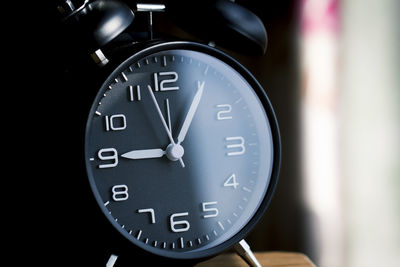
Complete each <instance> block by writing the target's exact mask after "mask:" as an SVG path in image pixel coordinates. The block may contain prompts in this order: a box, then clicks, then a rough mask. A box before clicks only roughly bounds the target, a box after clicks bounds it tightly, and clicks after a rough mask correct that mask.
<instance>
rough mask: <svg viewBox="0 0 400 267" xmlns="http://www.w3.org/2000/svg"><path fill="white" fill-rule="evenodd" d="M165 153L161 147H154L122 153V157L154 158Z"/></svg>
mask: <svg viewBox="0 0 400 267" xmlns="http://www.w3.org/2000/svg"><path fill="white" fill-rule="evenodd" d="M164 155H165V151H164V150H162V149H161V148H154V149H141V150H132V151H129V152H126V153H124V154H122V155H121V157H123V158H127V159H153V158H161V157H162V156H164Z"/></svg>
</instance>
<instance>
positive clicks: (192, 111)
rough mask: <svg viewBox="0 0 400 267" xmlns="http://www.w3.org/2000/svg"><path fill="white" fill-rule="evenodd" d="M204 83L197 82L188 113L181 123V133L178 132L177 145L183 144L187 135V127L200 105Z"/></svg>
mask: <svg viewBox="0 0 400 267" xmlns="http://www.w3.org/2000/svg"><path fill="white" fill-rule="evenodd" d="M204 83H205V82H204V81H203V82H200V81H197V92H196V94H195V96H194V98H193V101H192V104H190V108H189V111H188V113H187V114H186V118H185V121H184V122H183V125H182V128H181V131H180V132H179V135H178V144H180V143H182V142H183V140H184V139H185V136H186V134H187V131H188V130H189V126H190V124H191V123H192V120H193V117H194V114H195V113H196V110H197V107H198V106H199V103H200V99H201V96H202V94H203V89H204Z"/></svg>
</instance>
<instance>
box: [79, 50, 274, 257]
mask: <svg viewBox="0 0 400 267" xmlns="http://www.w3.org/2000/svg"><path fill="white" fill-rule="evenodd" d="M195 50H196V49H194V48H190V49H189V48H185V49H183V48H179V49H173V48H168V49H167V48H164V49H159V48H158V49H154V51H153V50H148V51H147V52H146V53H139V54H137V55H135V56H132V57H131V58H129V59H128V60H127V61H125V62H124V63H123V64H121V65H120V66H119V67H118V68H117V69H116V70H115V71H114V72H113V73H112V74H111V76H110V77H109V79H108V80H107V81H106V82H105V83H104V84H103V86H102V88H101V89H100V91H99V93H98V95H97V98H96V100H95V102H94V104H93V106H92V109H91V112H90V115H89V119H88V123H87V131H86V141H85V155H86V166H87V172H88V177H89V181H90V184H91V187H92V190H93V192H94V195H95V197H96V199H97V201H98V203H99V205H100V206H101V209H102V210H103V212H104V214H105V216H107V218H108V219H109V221H110V223H112V224H113V226H114V227H115V228H117V229H118V231H119V232H120V233H121V234H122V235H124V236H125V237H126V238H128V239H129V240H130V241H131V242H132V243H134V244H135V245H137V246H139V247H141V248H143V249H145V250H148V251H150V252H152V253H156V254H159V255H164V256H168V257H173V258H190V257H199V256H205V255H208V254H211V252H210V251H213V252H215V251H214V250H213V248H215V247H223V246H221V244H224V243H225V242H226V241H228V240H231V239H232V238H233V237H234V236H235V235H237V234H238V233H239V232H240V231H242V229H243V228H244V227H245V226H246V225H247V224H248V223H249V221H250V220H252V218H253V217H254V216H255V214H256V213H257V211H258V210H259V208H260V206H261V205H262V204H263V201H266V194H267V191H268V189H269V187H271V177H272V173H273V168H274V160H276V155H275V154H276V153H275V149H274V147H276V144H274V143H275V142H277V140H274V138H275V137H274V135H273V130H274V129H275V128H276V125H275V124H273V125H272V123H271V118H270V117H269V116H268V115H267V112H266V109H265V106H266V105H267V104H268V103H269V102H268V101H267V100H265V99H263V98H262V97H261V98H260V97H259V94H257V93H256V91H255V89H254V88H253V86H252V85H250V83H249V82H248V81H247V80H246V79H245V78H244V77H243V76H242V75H241V74H240V73H239V72H238V71H237V70H236V69H234V68H233V67H231V66H230V65H228V64H227V63H225V62H224V61H222V60H221V59H219V58H217V57H214V56H211V55H209V54H206V53H204V52H203V51H195ZM257 90H258V89H257ZM267 102H268V103H267ZM273 123H275V121H274V120H273ZM271 125H272V126H271Z"/></svg>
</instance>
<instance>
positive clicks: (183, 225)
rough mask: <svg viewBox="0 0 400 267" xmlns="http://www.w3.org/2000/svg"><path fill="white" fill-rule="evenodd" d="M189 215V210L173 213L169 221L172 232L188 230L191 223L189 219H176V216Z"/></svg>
mask: <svg viewBox="0 0 400 267" xmlns="http://www.w3.org/2000/svg"><path fill="white" fill-rule="evenodd" d="M188 215H189V212H182V213H174V214H172V215H171V217H170V218H169V223H170V226H171V230H172V232H174V233H179V232H186V231H188V230H189V228H190V223H189V222H188V221H186V220H179V221H176V220H175V218H178V217H184V216H188Z"/></svg>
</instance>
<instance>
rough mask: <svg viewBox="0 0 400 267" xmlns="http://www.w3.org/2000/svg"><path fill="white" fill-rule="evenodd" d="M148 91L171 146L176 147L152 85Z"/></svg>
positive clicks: (180, 160)
mask: <svg viewBox="0 0 400 267" xmlns="http://www.w3.org/2000/svg"><path fill="white" fill-rule="evenodd" d="M147 89H148V90H149V93H150V96H151V99H152V100H153V103H154V105H155V106H156V109H157V113H158V116H159V117H160V119H161V122H162V125H163V126H164V129H165V131H166V132H167V135H168V138H169V141H171V144H172V145H173V146H176V144H175V141H174V138H173V137H172V134H171V131H170V130H169V128H168V125H167V123H166V122H165V119H164V116H163V114H162V112H161V109H160V107H159V105H158V103H157V99H156V97H155V95H154V93H153V89H152V88H151V86H150V85H147ZM178 160H179V162H180V163H181V165H182V168H185V163H183V160H182V157H180V158H179V159H178Z"/></svg>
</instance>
